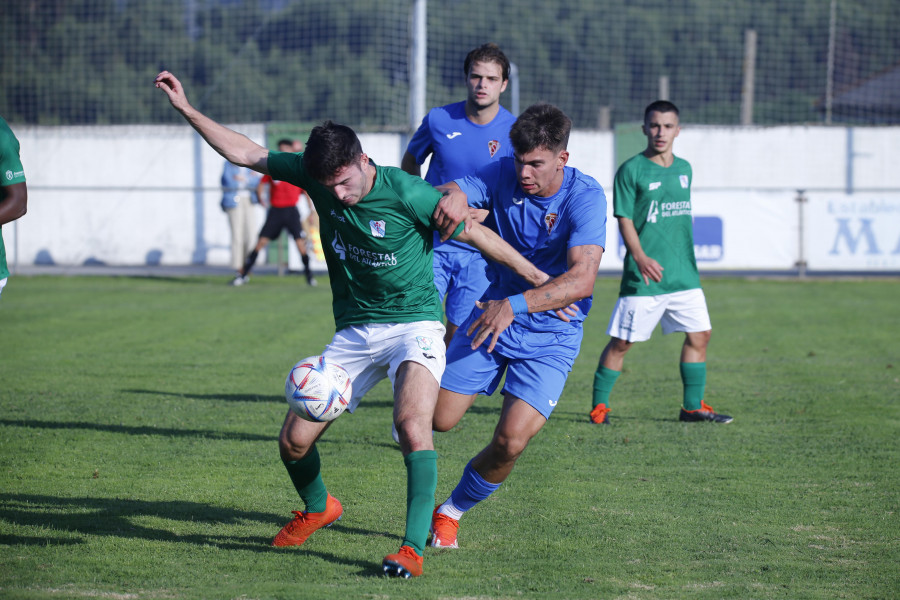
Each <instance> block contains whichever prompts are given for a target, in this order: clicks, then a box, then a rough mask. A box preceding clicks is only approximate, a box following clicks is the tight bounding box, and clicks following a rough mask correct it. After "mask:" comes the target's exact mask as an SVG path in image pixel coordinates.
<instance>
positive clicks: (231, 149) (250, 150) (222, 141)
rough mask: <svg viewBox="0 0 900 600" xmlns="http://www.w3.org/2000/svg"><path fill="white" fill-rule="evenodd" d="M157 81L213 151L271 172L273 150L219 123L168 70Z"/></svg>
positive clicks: (251, 166)
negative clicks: (194, 103) (192, 100)
mask: <svg viewBox="0 0 900 600" xmlns="http://www.w3.org/2000/svg"><path fill="white" fill-rule="evenodd" d="M153 83H154V85H155V86H156V87H157V88H159V89H161V90H162V91H164V92H165V93H166V96H168V97H169V102H170V103H171V104H172V107H173V108H175V110H177V111H178V112H179V113H181V116H183V117H184V118H185V120H186V121H187V122H188V123H189V124H190V126H191V127H193V128H194V129H196V130H197V133H199V134H200V136H201V137H202V138H203V139H204V140H206V143H207V144H209V145H210V146H211V147H212V149H213V150H215V151H216V152H218V153H219V154H221V155H222V156H223V157H224V158H225V159H226V160H228V161H229V162H232V163H234V164H236V165H239V166H242V167H249V168H251V169H253V170H254V171H258V172H260V173H263V174H268V172H269V170H268V165H267V161H268V157H269V151H268V150H267V149H266V148H263V147H262V146H260V145H259V144H257V143H256V142H254V141H253V140H251V139H250V138H248V137H247V136H245V135H242V134H240V133H238V132H236V131H233V130H231V129H228V128H227V127H225V126H224V125H220V124H219V123H216V122H215V121H213V120H212V119H210V118H209V117H207V116H206V115H204V114H203V113H201V112H200V111H198V110H197V109H196V108H194V107H193V106H191V103H190V102H188V99H187V94H185V92H184V87H183V86H182V85H181V82H180V81H178V78H176V77H175V76H174V75H172V74H171V73H169V72H168V71H163V72H162V73H160V74H159V75H157V76H156V79H155V80H154V82H153Z"/></svg>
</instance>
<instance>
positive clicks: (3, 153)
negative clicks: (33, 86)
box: [0, 117, 25, 279]
mask: <svg viewBox="0 0 900 600" xmlns="http://www.w3.org/2000/svg"><path fill="white" fill-rule="evenodd" d="M16 183H25V170H24V169H23V168H22V161H21V160H20V159H19V140H17V139H16V136H15V135H14V134H13V132H12V130H11V129H10V128H9V125H7V124H6V121H5V120H4V119H3V118H2V117H0V186H7V185H13V184H16ZM7 277H9V269H8V268H7V266H6V246H5V245H4V244H3V229H2V228H0V279H6V278H7Z"/></svg>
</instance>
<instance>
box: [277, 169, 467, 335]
mask: <svg viewBox="0 0 900 600" xmlns="http://www.w3.org/2000/svg"><path fill="white" fill-rule="evenodd" d="M301 157H302V154H294V153H290V152H270V153H269V160H268V165H269V174H270V175H271V176H272V178H273V179H276V180H279V181H287V182H288V183H292V184H294V185H297V186H299V187H301V188H303V189H304V190H305V191H306V193H307V194H308V195H309V197H310V199H311V200H312V202H313V205H314V206H315V207H316V212H317V213H318V214H319V235H320V236H321V239H322V249H323V250H324V252H325V262H326V263H327V265H328V274H329V276H330V278H331V293H332V296H333V300H332V309H333V311H334V323H335V326H336V327H337V329H338V330H340V329H343V328H344V327H347V326H348V325H361V324H365V323H409V322H412V321H440V320H441V319H442V318H443V308H442V306H441V300H440V297H439V296H438V292H437V289H436V288H435V287H434V270H433V267H432V265H433V261H434V259H433V252H432V246H433V238H434V231H435V230H436V229H437V227H436V225H435V223H434V221H433V220H432V218H431V216H432V214H433V213H434V210H435V208H436V207H437V204H438V201H439V200H440V199H441V193H440V192H439V191H437V190H436V189H434V188H433V187H432V186H431V185H430V184H428V183H426V182H425V181H424V180H422V179H421V178H419V177H413V176H412V175H409V174H407V173H404V172H403V171H401V170H400V169H397V168H394V167H379V166H377V165H376V166H375V183H374V185H373V186H372V189H371V190H370V191H369V193H368V194H366V195H365V197H363V198H362V199H361V200H360V201H359V202H358V203H357V204H356V205H354V206H350V207H347V206H344V205H343V204H341V203H340V202H339V201H338V199H337V198H335V197H334V196H333V195H332V194H331V192H330V191H328V189H326V188H325V187H324V186H322V185H321V184H320V183H318V182H317V181H316V180H314V179H313V178H312V177H311V176H310V175H309V174H308V173H307V172H306V168H305V167H304V165H303V160H302V159H301ZM461 230H462V225H460V227H459V229H458V230H457V233H458V232H459V231H461Z"/></svg>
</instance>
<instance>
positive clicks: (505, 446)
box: [491, 433, 528, 463]
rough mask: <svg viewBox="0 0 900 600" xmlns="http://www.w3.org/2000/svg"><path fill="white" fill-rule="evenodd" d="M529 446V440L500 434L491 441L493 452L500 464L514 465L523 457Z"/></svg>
mask: <svg viewBox="0 0 900 600" xmlns="http://www.w3.org/2000/svg"><path fill="white" fill-rule="evenodd" d="M527 445H528V440H527V439H522V438H520V437H517V436H512V435H505V434H503V433H498V434H497V435H495V436H494V439H493V440H492V441H491V450H492V453H493V455H494V459H495V460H496V461H497V462H498V463H514V462H516V461H517V460H518V459H519V457H520V456H522V452H524V451H525V447H526V446H527Z"/></svg>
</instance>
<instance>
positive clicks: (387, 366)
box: [322, 321, 447, 412]
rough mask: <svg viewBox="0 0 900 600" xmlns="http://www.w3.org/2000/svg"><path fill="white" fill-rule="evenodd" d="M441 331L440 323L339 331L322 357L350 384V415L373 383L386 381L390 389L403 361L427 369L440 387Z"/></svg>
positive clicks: (373, 325)
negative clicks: (343, 371)
mask: <svg viewBox="0 0 900 600" xmlns="http://www.w3.org/2000/svg"><path fill="white" fill-rule="evenodd" d="M445 332H446V330H445V329H444V325H443V323H441V322H440V321H416V322H413V323H371V324H367V325H351V326H350V327H345V328H344V329H341V330H340V331H338V332H337V333H336V334H334V338H332V340H331V343H330V344H328V345H327V346H326V347H325V351H324V352H322V354H323V355H324V356H325V357H327V358H328V359H329V360H332V361H334V362H336V363H337V364H339V365H341V366H342V367H344V368H345V369H346V370H347V372H348V373H349V374H350V381H351V382H352V384H353V397H352V398H351V399H350V406H349V407H348V408H347V410H349V411H350V412H353V411H354V410H356V407H357V406H358V405H359V401H360V400H361V399H362V397H363V396H365V395H366V392H368V391H369V390H371V389H372V388H373V387H374V386H375V384H376V383H378V382H379V381H381V380H382V379H384V378H385V377H388V378H389V379H390V380H391V386H393V385H394V378H395V377H396V375H397V369H398V368H400V365H401V364H402V363H404V362H406V361H412V362H416V363H419V364H420V365H423V366H425V367H427V368H428V370H429V371H430V372H431V374H432V375H433V376H434V378H435V379H436V380H437V381H438V383H440V381H441V377H442V376H443V375H444V367H445V366H446V365H447V349H446V348H445V347H444V333H445Z"/></svg>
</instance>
